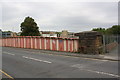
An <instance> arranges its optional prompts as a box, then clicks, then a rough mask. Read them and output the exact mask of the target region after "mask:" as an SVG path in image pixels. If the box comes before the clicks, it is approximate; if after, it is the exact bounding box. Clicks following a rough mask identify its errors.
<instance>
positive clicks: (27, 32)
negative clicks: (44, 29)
mask: <svg viewBox="0 0 120 80" xmlns="http://www.w3.org/2000/svg"><path fill="white" fill-rule="evenodd" d="M20 27H21V31H22V33H21V36H40V33H39V28H38V26H37V23H36V22H35V21H34V19H33V18H31V17H29V16H28V17H26V18H25V20H24V22H22V23H21V26H20Z"/></svg>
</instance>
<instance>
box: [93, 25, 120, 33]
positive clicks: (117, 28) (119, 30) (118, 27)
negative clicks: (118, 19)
mask: <svg viewBox="0 0 120 80" xmlns="http://www.w3.org/2000/svg"><path fill="white" fill-rule="evenodd" d="M92 31H98V32H101V33H103V34H107V35H111V34H114V35H117V34H120V25H113V26H112V27H111V28H107V29H105V28H93V29H92Z"/></svg>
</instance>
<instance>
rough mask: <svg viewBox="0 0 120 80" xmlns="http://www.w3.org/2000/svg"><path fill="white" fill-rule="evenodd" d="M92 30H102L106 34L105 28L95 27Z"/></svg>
mask: <svg viewBox="0 0 120 80" xmlns="http://www.w3.org/2000/svg"><path fill="white" fill-rule="evenodd" d="M92 31H98V32H101V33H103V34H105V31H106V30H105V28H93V29H92Z"/></svg>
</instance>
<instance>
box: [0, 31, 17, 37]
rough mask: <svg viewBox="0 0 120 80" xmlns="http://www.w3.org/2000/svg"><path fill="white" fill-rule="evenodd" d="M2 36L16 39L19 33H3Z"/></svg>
mask: <svg viewBox="0 0 120 80" xmlns="http://www.w3.org/2000/svg"><path fill="white" fill-rule="evenodd" d="M1 35H2V37H3V38H5V37H16V36H17V33H15V32H11V31H1Z"/></svg>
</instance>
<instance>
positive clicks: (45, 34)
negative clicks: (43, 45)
mask: <svg viewBox="0 0 120 80" xmlns="http://www.w3.org/2000/svg"><path fill="white" fill-rule="evenodd" d="M40 34H41V36H42V37H57V33H56V32H55V31H40Z"/></svg>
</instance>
